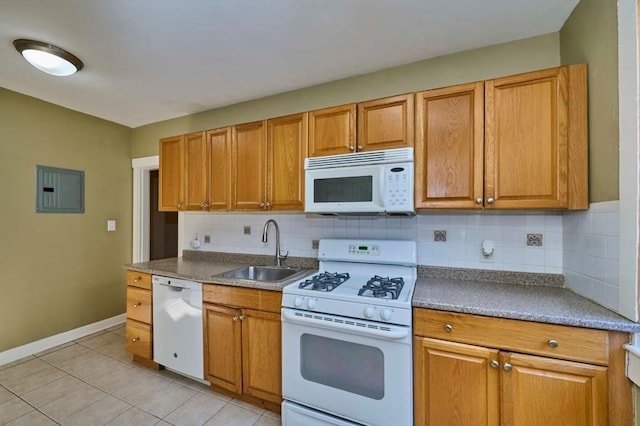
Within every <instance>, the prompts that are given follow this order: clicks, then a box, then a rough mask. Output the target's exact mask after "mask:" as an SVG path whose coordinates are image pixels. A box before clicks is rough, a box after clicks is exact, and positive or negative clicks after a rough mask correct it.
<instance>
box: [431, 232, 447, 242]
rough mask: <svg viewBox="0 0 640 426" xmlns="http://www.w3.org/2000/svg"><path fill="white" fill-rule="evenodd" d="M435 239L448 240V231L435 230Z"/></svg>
mask: <svg viewBox="0 0 640 426" xmlns="http://www.w3.org/2000/svg"><path fill="white" fill-rule="evenodd" d="M433 241H436V242H443V243H446V242H447V231H433Z"/></svg>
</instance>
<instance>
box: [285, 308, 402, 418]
mask: <svg viewBox="0 0 640 426" xmlns="http://www.w3.org/2000/svg"><path fill="white" fill-rule="evenodd" d="M412 388H413V381H412V353H411V328H410V327H406V326H394V325H389V324H383V323H376V322H371V321H363V320H357V319H351V318H345V317H337V316H333V315H328V314H317V313H313V312H304V311H298V310H295V309H288V308H283V309H282V394H283V397H284V398H285V399H286V400H290V401H294V402H297V403H299V404H302V405H306V406H308V407H311V408H314V409H316V410H320V411H323V412H325V413H329V414H332V415H335V416H338V417H341V418H344V419H348V420H352V421H355V422H358V423H364V424H367V425H376V426H405V425H406V426H409V425H412V424H413V391H412Z"/></svg>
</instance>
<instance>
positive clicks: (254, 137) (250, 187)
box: [231, 121, 267, 210]
mask: <svg viewBox="0 0 640 426" xmlns="http://www.w3.org/2000/svg"><path fill="white" fill-rule="evenodd" d="M231 145H232V148H231V158H232V176H233V178H232V180H233V195H232V208H233V209H234V210H261V209H262V208H263V207H264V203H265V201H264V200H265V198H266V193H265V192H266V185H265V179H266V176H267V172H266V166H267V165H266V158H267V157H266V148H267V147H266V128H265V123H264V122H263V121H257V122H254V123H248V124H243V125H239V126H234V127H233V137H232V142H231Z"/></svg>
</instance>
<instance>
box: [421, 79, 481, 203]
mask: <svg viewBox="0 0 640 426" xmlns="http://www.w3.org/2000/svg"><path fill="white" fill-rule="evenodd" d="M483 116H484V84H483V83H482V82H478V83H470V84H463V85H459V86H453V87H447V88H444V89H435V90H428V91H425V92H420V93H417V94H416V117H417V118H416V127H417V141H416V147H415V162H416V164H415V166H416V167H415V206H416V208H417V209H421V208H422V209H425V208H448V209H454V208H465V209H470V208H471V209H473V208H482V197H483V189H482V188H483V128H484V118H483Z"/></svg>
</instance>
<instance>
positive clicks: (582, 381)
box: [501, 353, 607, 426]
mask: <svg viewBox="0 0 640 426" xmlns="http://www.w3.org/2000/svg"><path fill="white" fill-rule="evenodd" d="M501 357H502V362H501V365H502V366H503V371H502V387H501V389H502V390H501V410H502V424H503V425H504V426H512V425H513V426H516V425H525V424H526V425H531V426H537V425H539V426H604V425H606V424H607V368H606V367H600V366H595V365H590V364H582V363H578V362H572V361H561V360H556V359H551V358H543V357H537V356H529V355H521V354H512V353H502V354H501ZM504 367H507V368H506V369H505V368H504ZM506 370H509V371H506Z"/></svg>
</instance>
